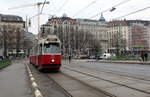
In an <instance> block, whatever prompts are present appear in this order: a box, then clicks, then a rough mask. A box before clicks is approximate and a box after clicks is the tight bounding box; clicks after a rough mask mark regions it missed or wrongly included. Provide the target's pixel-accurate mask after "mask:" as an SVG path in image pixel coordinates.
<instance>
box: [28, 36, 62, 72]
mask: <svg viewBox="0 0 150 97" xmlns="http://www.w3.org/2000/svg"><path fill="white" fill-rule="evenodd" d="M30 63H31V64H33V65H34V66H36V67H38V69H39V70H41V69H50V70H53V69H54V70H59V69H60V67H61V43H60V40H59V39H58V37H57V36H56V35H48V36H47V37H46V38H45V39H40V40H39V41H38V43H37V45H35V46H34V47H33V48H32V49H31V52H30Z"/></svg>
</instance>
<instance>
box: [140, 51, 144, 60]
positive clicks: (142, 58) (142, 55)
mask: <svg viewBox="0 0 150 97" xmlns="http://www.w3.org/2000/svg"><path fill="white" fill-rule="evenodd" d="M140 56H141V61H142V62H144V52H143V51H141V54H140Z"/></svg>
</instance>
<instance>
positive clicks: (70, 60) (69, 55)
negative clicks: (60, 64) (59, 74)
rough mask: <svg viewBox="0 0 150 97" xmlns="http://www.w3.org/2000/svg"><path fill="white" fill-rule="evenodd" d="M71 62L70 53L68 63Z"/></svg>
mask: <svg viewBox="0 0 150 97" xmlns="http://www.w3.org/2000/svg"><path fill="white" fill-rule="evenodd" d="M70 62H71V55H69V63H70Z"/></svg>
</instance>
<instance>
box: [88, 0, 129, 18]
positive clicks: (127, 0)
mask: <svg viewBox="0 0 150 97" xmlns="http://www.w3.org/2000/svg"><path fill="white" fill-rule="evenodd" d="M129 1H131V0H124V1H122V2H120V3H118V4H116V5H114V6H113V7H110V8H108V9H106V10H104V11H102V12H100V13H98V14H95V15H93V16H91V17H90V18H94V17H96V16H99V15H100V14H101V13H104V12H107V11H110V10H111V9H112V8H115V7H117V6H120V5H122V4H125V3H127V2H129Z"/></svg>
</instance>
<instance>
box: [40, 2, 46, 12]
mask: <svg viewBox="0 0 150 97" xmlns="http://www.w3.org/2000/svg"><path fill="white" fill-rule="evenodd" d="M45 3H46V0H45V1H44V3H43V6H42V9H41V12H40V13H41V14H42V12H43V9H44V5H45Z"/></svg>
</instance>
